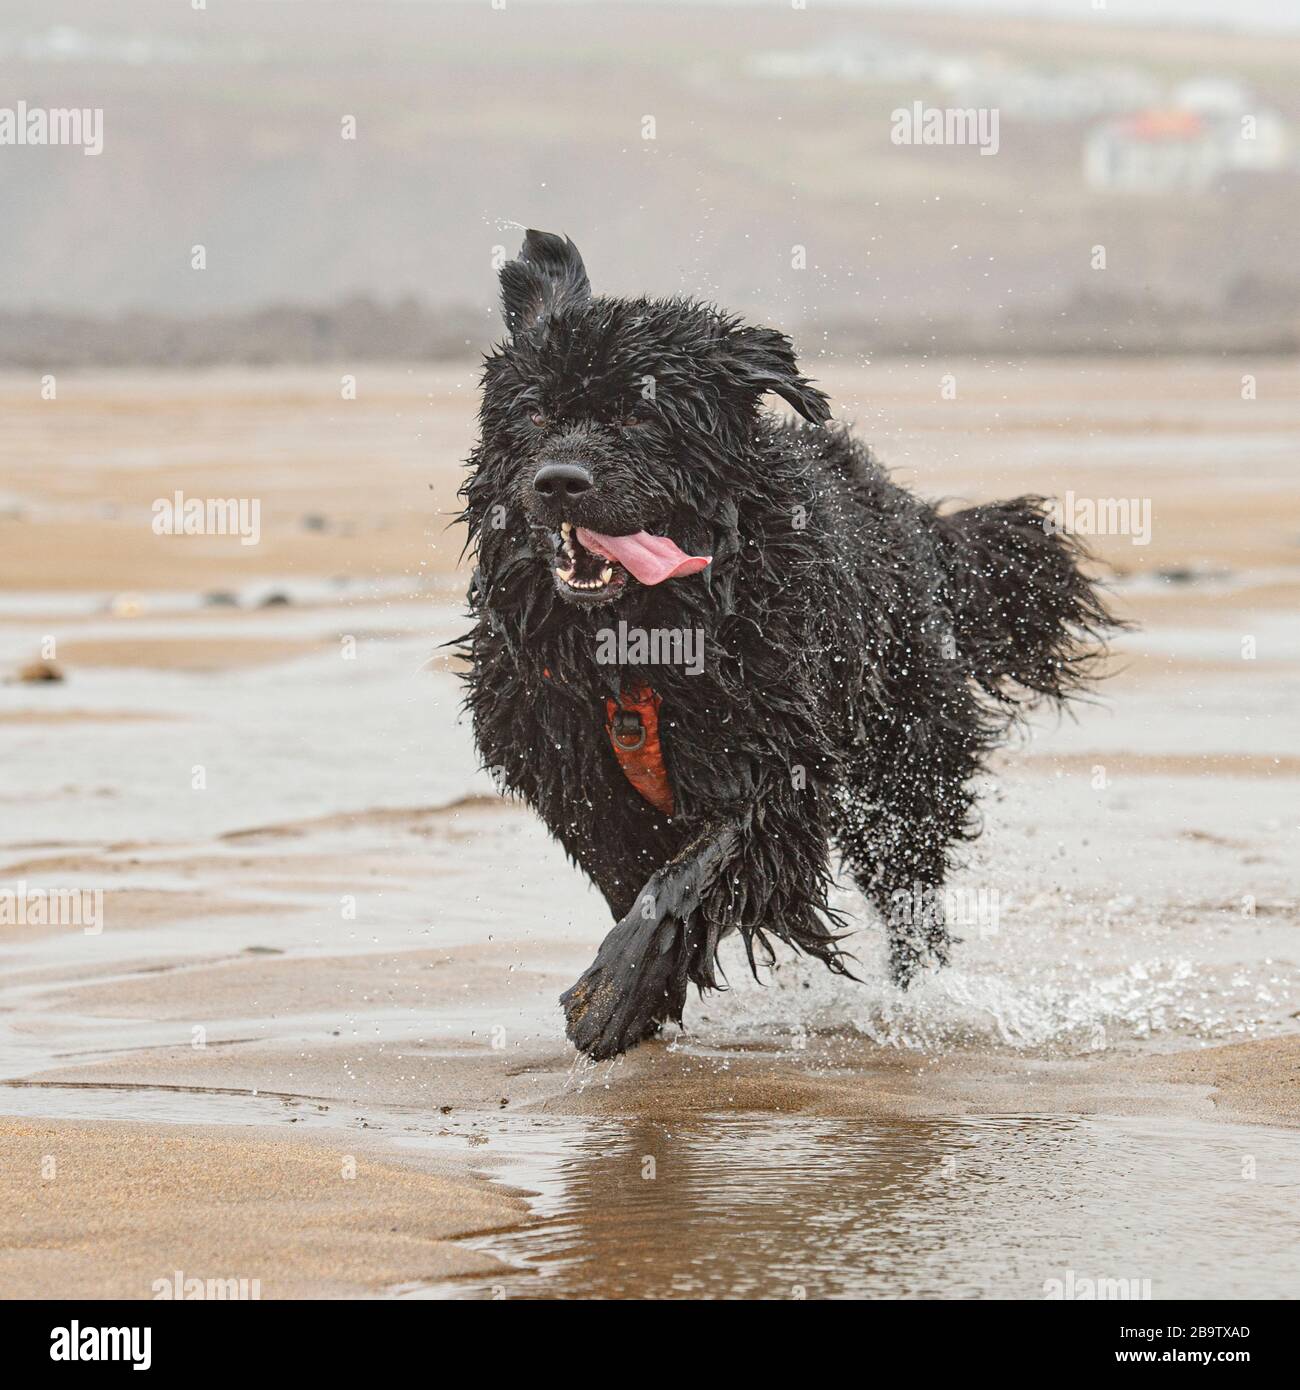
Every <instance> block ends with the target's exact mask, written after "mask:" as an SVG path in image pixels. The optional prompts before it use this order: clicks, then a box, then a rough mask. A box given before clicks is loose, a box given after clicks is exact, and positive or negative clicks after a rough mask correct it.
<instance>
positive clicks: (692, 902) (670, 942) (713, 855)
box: [560, 821, 741, 1058]
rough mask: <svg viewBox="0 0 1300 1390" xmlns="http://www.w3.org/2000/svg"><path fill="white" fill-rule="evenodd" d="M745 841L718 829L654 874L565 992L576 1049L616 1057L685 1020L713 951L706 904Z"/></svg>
mask: <svg viewBox="0 0 1300 1390" xmlns="http://www.w3.org/2000/svg"><path fill="white" fill-rule="evenodd" d="M740 838H741V830H740V826H739V824H738V823H736V822H732V821H724V822H721V823H719V824H717V825H713V826H710V827H709V828H708V829H707V830H706V831H704V833H702V834H701V835H698V836H697V837H696V838H695V839H694V840H692V841H691V842H690V843H689V844H688V845H687V846H686V848H685V849H683V850H681V851H680V852H679V853H678V854H677V855H675V856H674V857H673V858H672V859H670V860H669V861H668V863H666V864H665V865H663V867H662V868H659V869H656V870H655V872H654V873H653V874H652V875H651V876H650V879H649V881H648V882H647V883H646V885H645V887H644V888H643V889H642V890H641V892H640V893H639V894H638V895H637V899H636V902H634V903H633V904H632V908H631V911H629V912H628V913H627V914H626V916H624V917H623V919H622V920H621V921H620V922H619V923H618V924H617V925H616V926H615V927H614V929H613V930H612V931H611V932H610V933H609V935H608V936H607V937H606V938H605V940H604V941H603V942H602V943H601V946H600V951H599V952H598V954H597V956H596V959H595V960H594V961H593V962H592V964H591V966H590V967H589V968H588V969H587V971H586V972H585V973H584V975H583V976H582V978H581V979H580V980H579V981H578V982H577V984H575V985H574V986H573V987H572V988H571V989H569V990H567V991H566V992H565V993H564V994H563V995H561V996H560V1003H561V1004H562V1005H563V1006H564V1014H565V1031H566V1032H567V1033H568V1035H569V1038H570V1039H571V1040H572V1042H573V1044H574V1046H575V1047H577V1048H578V1049H580V1050H581V1051H582V1052H585V1053H587V1054H588V1055H590V1056H591V1057H595V1058H603V1057H614V1056H617V1055H618V1053H620V1052H626V1051H627V1049H628V1048H629V1047H634V1046H635V1045H636V1044H637V1043H639V1042H642V1041H644V1040H645V1039H646V1038H648V1037H651V1036H652V1035H653V1034H654V1033H656V1032H657V1031H658V1030H659V1028H660V1026H661V1025H662V1024H663V1023H664V1022H665V1021H666V1020H668V1019H675V1020H677V1021H679V1022H680V1020H681V1016H682V1008H683V1006H684V1005H685V1003H686V987H687V984H688V983H689V982H690V979H691V977H692V967H693V966H694V965H695V962H696V957H697V956H698V955H699V954H700V953H701V952H702V951H705V950H707V949H709V943H708V940H707V937H708V928H707V925H706V923H705V922H704V921H703V920H702V914H701V913H700V911H699V907H700V902H701V899H703V898H704V896H705V895H706V894H707V893H708V891H709V889H710V888H712V887H713V885H714V883H716V881H717V879H718V875H719V874H720V873H721V872H722V871H723V869H724V868H725V867H726V865H727V862H728V861H729V860H730V859H732V858H733V857H734V856H735V854H736V851H737V847H738V846H739V844H740ZM713 944H715V945H716V942H715V943H713Z"/></svg>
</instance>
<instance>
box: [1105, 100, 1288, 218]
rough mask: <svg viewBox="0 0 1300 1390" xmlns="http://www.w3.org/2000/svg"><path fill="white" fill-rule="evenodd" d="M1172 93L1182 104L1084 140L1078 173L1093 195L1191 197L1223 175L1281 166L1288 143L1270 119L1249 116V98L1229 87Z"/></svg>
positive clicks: (1111, 125) (1262, 114)
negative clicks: (1097, 191)
mask: <svg viewBox="0 0 1300 1390" xmlns="http://www.w3.org/2000/svg"><path fill="white" fill-rule="evenodd" d="M1179 92H1180V95H1181V96H1182V97H1183V99H1184V101H1186V102H1187V103H1188V104H1186V105H1180V106H1175V107H1170V108H1165V109H1154V110H1147V111H1139V112H1138V113H1137V114H1136V115H1132V116H1126V117H1124V118H1122V119H1120V120H1115V121H1108V122H1106V124H1104V125H1101V126H1097V127H1096V128H1095V129H1093V130H1092V131H1091V132H1089V134H1088V137H1087V139H1086V140H1085V142H1084V150H1083V169H1084V176H1085V178H1086V179H1087V181H1088V183H1089V184H1090V185H1091V186H1092V187H1093V188H1099V189H1105V190H1107V191H1109V192H1115V193H1155V194H1159V193H1176V192H1196V191H1198V190H1200V189H1203V188H1207V187H1208V186H1209V185H1210V184H1212V183H1213V182H1214V181H1215V179H1217V178H1219V177H1220V176H1222V175H1224V174H1227V173H1233V172H1237V171H1246V172H1256V173H1259V172H1273V171H1276V170H1279V169H1282V168H1284V167H1285V166H1286V163H1287V160H1288V145H1289V142H1288V139H1287V130H1286V124H1285V122H1284V121H1283V120H1282V118H1281V116H1279V115H1278V113H1277V112H1275V111H1266V110H1261V111H1253V112H1252V111H1250V110H1249V109H1248V103H1249V94H1247V93H1244V92H1243V91H1242V90H1241V89H1240V88H1236V84H1233V83H1228V82H1218V81H1216V82H1209V81H1205V82H1201V83H1188V84H1185V85H1184V87H1182V88H1180V89H1179ZM1242 98H1244V99H1245V102H1246V109H1243V106H1242V104H1241V100H1242Z"/></svg>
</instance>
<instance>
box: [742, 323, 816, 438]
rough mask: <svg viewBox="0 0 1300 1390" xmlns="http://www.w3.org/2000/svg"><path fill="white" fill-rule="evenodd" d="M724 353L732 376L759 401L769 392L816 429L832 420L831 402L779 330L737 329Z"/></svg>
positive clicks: (788, 340)
mask: <svg viewBox="0 0 1300 1390" xmlns="http://www.w3.org/2000/svg"><path fill="white" fill-rule="evenodd" d="M722 353H723V357H724V360H725V364H726V369H727V372H728V374H729V375H730V376H731V377H732V378H733V379H734V380H735V381H736V382H737V384H739V385H740V386H741V387H743V388H745V389H748V390H750V391H753V392H754V395H755V398H757V397H758V396H761V395H763V394H765V393H766V392H768V391H773V392H775V393H776V394H777V395H778V396H780V397H781V399H782V400H783V401H786V402H788V403H789V404H790V405H792V406H794V408H795V409H796V410H797V411H798V412H799V414H800V415H802V416H803V418H804V419H805V420H809V421H811V422H812V423H813V424H814V425H824V424H825V423H826V421H827V420H829V419H830V418H831V408H830V402H829V401H828V399H827V397H826V393H825V392H824V391H819V390H818V389H817V387H815V386H814V385H813V384H812V382H811V381H809V379H808V378H807V377H806V376H802V375H801V374H800V372H799V364H798V363H797V362H796V361H795V357H794V345H793V344H792V343H791V342H790V339H789V338H787V337H786V336H785V334H784V333H778V332H777V331H776V329H775V328H733V329H732V330H731V331H730V332H729V333H727V335H726V336H725V337H724V338H723V340H722Z"/></svg>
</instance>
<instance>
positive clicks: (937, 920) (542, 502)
mask: <svg viewBox="0 0 1300 1390" xmlns="http://www.w3.org/2000/svg"><path fill="white" fill-rule="evenodd" d="M501 283H502V291H503V300H504V308H505V319H506V324H507V327H508V330H509V340H508V341H507V342H505V343H503V344H502V345H501V346H500V347H499V348H497V349H496V350H495V351H494V352H492V353H491V354H490V355H489V356H488V357H487V359H486V365H485V369H484V373H483V404H482V409H481V412H480V422H481V438H480V441H479V443H478V445H477V447H476V448H475V450H474V453H473V455H472V457H471V458H470V460H469V466H470V468H471V469H472V470H473V471H472V474H471V476H470V478H469V480H468V482H467V483H466V484H465V486H464V488H463V489H462V494H461V495H462V497H463V498H464V499H465V503H466V506H465V511H464V514H463V519H464V520H465V521H466V522H467V524H468V527H469V534H470V539H471V542H473V543H475V544H476V545H477V556H478V568H477V570H476V571H475V576H474V581H473V584H472V586H471V589H470V607H471V611H472V614H473V616H474V618H475V626H474V628H473V631H472V632H471V633H470V634H469V635H468V636H467V637H466V638H465V639H464V645H463V652H464V655H465V656H466V657H467V658H468V660H469V662H470V663H471V666H472V670H471V672H470V674H469V676H468V677H467V679H468V686H469V693H468V697H467V701H466V703H467V706H468V708H469V710H470V711H471V713H472V716H473V722H474V732H475V735H476V738H477V741H478V746H479V750H480V752H481V754H482V756H483V760H484V763H485V765H486V766H488V767H489V768H491V769H492V770H493V772H494V775H496V777H497V779H498V783H499V784H500V785H502V786H503V787H504V788H506V789H508V790H509V791H510V792H511V793H513V794H515V795H518V796H522V797H523V798H524V799H525V800H526V801H527V802H528V803H529V804H530V805H532V806H533V807H534V808H535V809H536V810H537V812H538V813H539V814H540V815H541V817H542V819H543V820H545V822H546V824H547V825H548V826H549V827H550V830H551V833H552V834H553V835H555V837H556V838H557V839H558V840H559V841H560V843H561V844H562V845H563V846H564V848H565V849H566V850H567V851H568V854H569V856H570V857H571V858H572V859H573V860H575V861H576V862H577V863H578V864H579V865H581V867H582V868H583V869H584V870H585V871H586V873H587V874H588V875H589V876H590V878H591V879H592V880H593V881H594V882H595V884H596V885H597V886H598V887H599V889H600V890H601V892H602V893H603V894H604V895H605V898H606V900H607V901H608V903H609V906H610V910H611V911H612V912H613V914H614V917H615V919H616V925H615V927H614V928H613V930H612V931H611V932H610V933H609V935H608V936H607V937H606V938H605V941H604V943H603V944H602V946H601V948H600V952H599V954H598V955H597V957H596V960H595V962H594V963H593V964H592V966H591V967H590V969H588V971H587V972H586V974H584V975H583V976H582V978H581V979H580V980H579V981H578V982H577V984H575V985H574V986H573V987H572V988H571V989H570V990H569V991H568V992H567V993H566V994H565V995H564V996H563V998H562V1000H561V1002H562V1003H563V1005H564V1009H565V1013H566V1016H567V1025H568V1034H569V1037H570V1038H571V1039H572V1040H573V1041H574V1043H575V1044H576V1045H577V1046H578V1047H579V1048H581V1049H582V1050H583V1051H584V1052H587V1053H590V1054H591V1055H592V1056H594V1057H609V1056H612V1055H614V1054H616V1053H619V1052H622V1051H624V1050H625V1049H626V1048H628V1047H631V1046H633V1045H634V1044H636V1043H637V1042H640V1041H641V1040H642V1039H644V1038H646V1037H649V1036H650V1035H651V1034H653V1033H655V1032H656V1031H657V1030H658V1028H659V1027H660V1025H661V1024H662V1023H663V1022H664V1021H665V1020H666V1019H676V1020H680V1019H681V1014H682V1008H683V1005H684V1003H685V999H686V990H687V984H688V982H691V981H693V982H694V983H695V984H696V985H697V986H698V987H699V988H700V989H701V990H704V989H707V988H713V989H716V988H719V982H718V979H717V970H716V952H717V948H718V943H719V941H720V940H721V938H722V937H723V936H725V935H726V934H727V933H729V932H732V931H738V932H740V934H741V936H742V938H743V940H744V943H745V947H746V949H747V951H748V954H749V961H750V965H751V968H754V967H755V966H756V948H757V950H758V952H759V953H760V955H761V957H762V958H763V960H764V961H765V962H766V963H768V964H771V963H772V962H773V960H774V958H775V957H774V952H773V950H772V945H771V940H770V938H772V937H775V938H778V939H779V940H781V941H784V942H786V943H788V944H789V945H790V946H793V947H795V948H796V949H797V950H800V951H804V952H807V953H808V954H810V955H814V956H817V957H818V958H819V959H821V960H822V961H824V962H825V963H826V964H827V965H828V966H829V967H830V968H831V969H832V970H834V971H837V972H840V973H843V974H847V973H849V972H848V970H847V968H846V965H845V958H844V956H843V954H842V953H841V951H840V949H839V947H838V945H837V941H838V940H839V938H840V936H841V935H842V932H841V931H840V930H839V928H840V923H839V921H838V920H837V918H836V914H834V913H833V912H832V911H831V910H830V909H829V908H828V907H827V888H828V885H829V883H830V875H831V870H830V865H829V846H830V844H832V843H833V844H834V845H835V846H836V847H837V849H838V850H839V852H840V855H841V856H842V858H843V860H844V862H845V865H846V866H847V868H848V869H849V871H850V872H851V873H852V875H853V877H854V879H855V880H856V881H857V883H858V885H859V886H860V887H861V889H862V891H863V893H865V894H866V895H867V897H868V898H870V899H871V901H872V902H873V903H874V904H875V905H876V907H877V908H878V909H879V911H880V912H881V913H882V915H883V916H884V917H885V920H886V923H887V926H888V931H889V936H890V941H889V945H890V962H891V967H892V972H893V977H894V979H895V980H896V981H897V982H898V983H899V984H900V985H906V984H907V983H908V981H909V980H910V979H911V977H912V976H913V974H914V973H915V972H916V970H917V969H918V968H919V967H920V966H921V965H922V964H923V963H924V962H925V961H926V960H927V959H929V958H933V959H935V960H936V961H938V962H940V963H943V962H944V961H946V959H947V954H948V947H949V937H948V933H947V929H946V926H945V923H944V920H943V913H942V908H941V906H940V904H939V894H938V890H939V889H940V886H941V885H942V883H943V879H944V874H945V871H946V869H947V868H948V867H949V864H950V858H951V854H952V851H953V848H954V846H955V845H956V844H957V843H958V842H960V841H962V840H964V839H969V838H970V837H971V836H972V835H973V834H975V833H977V832H976V831H975V829H974V827H973V824H972V802H973V797H972V793H971V790H970V787H969V784H970V781H971V778H972V776H973V775H974V774H975V773H976V772H977V771H978V770H979V769H980V766H981V760H982V759H983V757H984V755H985V754H986V753H987V751H988V750H989V749H990V747H991V746H992V745H993V744H994V743H995V741H996V740H997V738H998V736H999V735H1000V734H1001V733H1002V732H1003V731H1004V730H1005V728H1006V726H1007V724H1008V722H1009V720H1010V719H1012V718H1014V716H1015V713H1016V712H1017V710H1018V709H1019V708H1021V707H1022V706H1023V704H1024V703H1025V702H1027V701H1032V700H1033V699H1035V698H1039V697H1050V698H1051V699H1054V700H1062V699H1064V698H1065V697H1066V696H1067V695H1069V694H1070V693H1071V692H1072V691H1074V690H1076V689H1077V688H1078V687H1079V685H1080V684H1081V683H1082V681H1083V680H1084V679H1085V678H1086V676H1087V675H1088V672H1089V661H1090V659H1091V657H1092V656H1093V655H1095V654H1096V651H1097V646H1096V643H1097V642H1098V640H1099V639H1100V638H1101V637H1102V636H1103V634H1104V632H1105V630H1106V629H1107V628H1108V627H1110V626H1113V625H1114V624H1113V621H1112V619H1111V618H1110V617H1109V615H1108V614H1107V612H1106V610H1105V609H1104V607H1103V606H1102V604H1101V603H1100V601H1099V600H1098V597H1097V595H1096V593H1095V592H1094V589H1093V587H1092V585H1091V583H1090V582H1089V581H1088V580H1087V579H1086V578H1085V577H1084V575H1083V574H1082V573H1081V571H1080V568H1079V561H1080V559H1081V558H1082V557H1081V552H1080V551H1079V549H1078V547H1077V546H1076V545H1075V543H1074V542H1073V541H1072V540H1070V539H1069V538H1068V537H1065V536H1063V535H1060V534H1055V533H1054V532H1053V529H1052V527H1051V525H1050V523H1049V521H1048V513H1047V512H1046V509H1045V506H1044V504H1043V502H1042V501H1041V500H1040V499H1037V498H1029V497H1022V498H1018V499H1016V500H1015V501H1012V502H1002V503H996V504H993V505H990V506H981V507H971V508H969V509H967V510H965V511H959V512H955V513H951V514H948V515H942V516H941V515H939V514H938V513H937V512H936V511H935V509H934V508H933V507H931V506H930V505H929V504H927V503H925V502H923V501H920V500H919V499H918V498H916V497H914V496H912V495H911V494H910V493H908V492H906V491H904V490H903V489H902V488H900V487H898V486H896V485H895V484H894V483H892V482H891V481H890V480H889V478H888V477H887V476H886V474H885V473H884V472H883V470H882V469H881V468H880V467H879V465H878V464H877V463H876V462H875V461H874V460H873V459H872V457H871V454H870V453H869V451H868V450H867V449H866V448H865V447H864V446H863V445H861V444H859V443H857V442H856V441H855V440H853V439H852V438H851V437H850V436H849V434H848V433H847V432H846V431H845V430H843V429H841V428H838V427H835V426H831V425H828V424H827V421H828V419H829V415H830V411H829V409H828V406H827V402H826V397H825V395H824V394H823V393H822V392H821V391H819V390H817V389H816V388H815V387H814V386H813V385H812V384H811V383H810V382H809V381H808V379H807V378H805V377H803V376H801V375H800V373H799V370H798V367H797V366H796V363H795V358H794V353H793V350H792V348H791V345H790V341H789V339H787V338H786V337H785V336H784V335H782V334H780V333H777V332H774V331H773V330H771V329H767V328H751V327H744V326H742V325H741V324H740V323H739V322H738V321H737V320H736V319H734V318H730V317H728V316H726V315H724V314H722V313H720V312H719V311H718V310H717V309H716V308H714V307H712V306H710V305H707V304H701V303H696V302H694V301H692V300H688V299H681V298H674V299H657V300H655V299H635V300H622V299H606V298H600V297H593V295H592V293H591V287H590V285H589V283H588V280H587V273H586V270H585V269H584V267H583V264H582V259H581V257H580V256H579V255H578V251H577V248H576V247H575V246H574V245H573V243H572V242H570V241H568V240H567V239H566V240H561V239H560V238H559V237H556V236H551V235H549V234H545V233H540V232H532V231H530V232H529V233H528V234H527V236H526V237H525V239H524V244H523V248H522V250H521V252H520V256H519V259H518V260H516V261H512V262H510V263H509V264H508V265H507V266H506V267H505V268H504V270H503V271H502V273H501ZM766 392H774V393H776V394H777V395H779V396H781V397H782V398H783V399H784V400H786V401H787V402H788V403H789V404H790V405H791V406H793V407H794V409H795V410H797V411H798V412H799V414H800V415H801V416H803V418H804V420H805V421H807V422H809V424H808V425H800V424H797V423H795V422H794V421H785V420H782V419H779V418H777V417H775V416H773V415H770V414H767V413H765V412H763V411H762V410H760V408H759V401H760V398H761V397H762V396H763V395H764V394H765V393H766Z"/></svg>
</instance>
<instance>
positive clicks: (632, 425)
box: [614, 415, 645, 430]
mask: <svg viewBox="0 0 1300 1390" xmlns="http://www.w3.org/2000/svg"><path fill="white" fill-rule="evenodd" d="M644 424H645V421H644V420H643V419H642V418H641V416H639V415H624V416H623V417H622V419H619V420H615V421H614V428H615V429H620V430H634V429H636V427H637V426H638V425H644Z"/></svg>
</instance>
